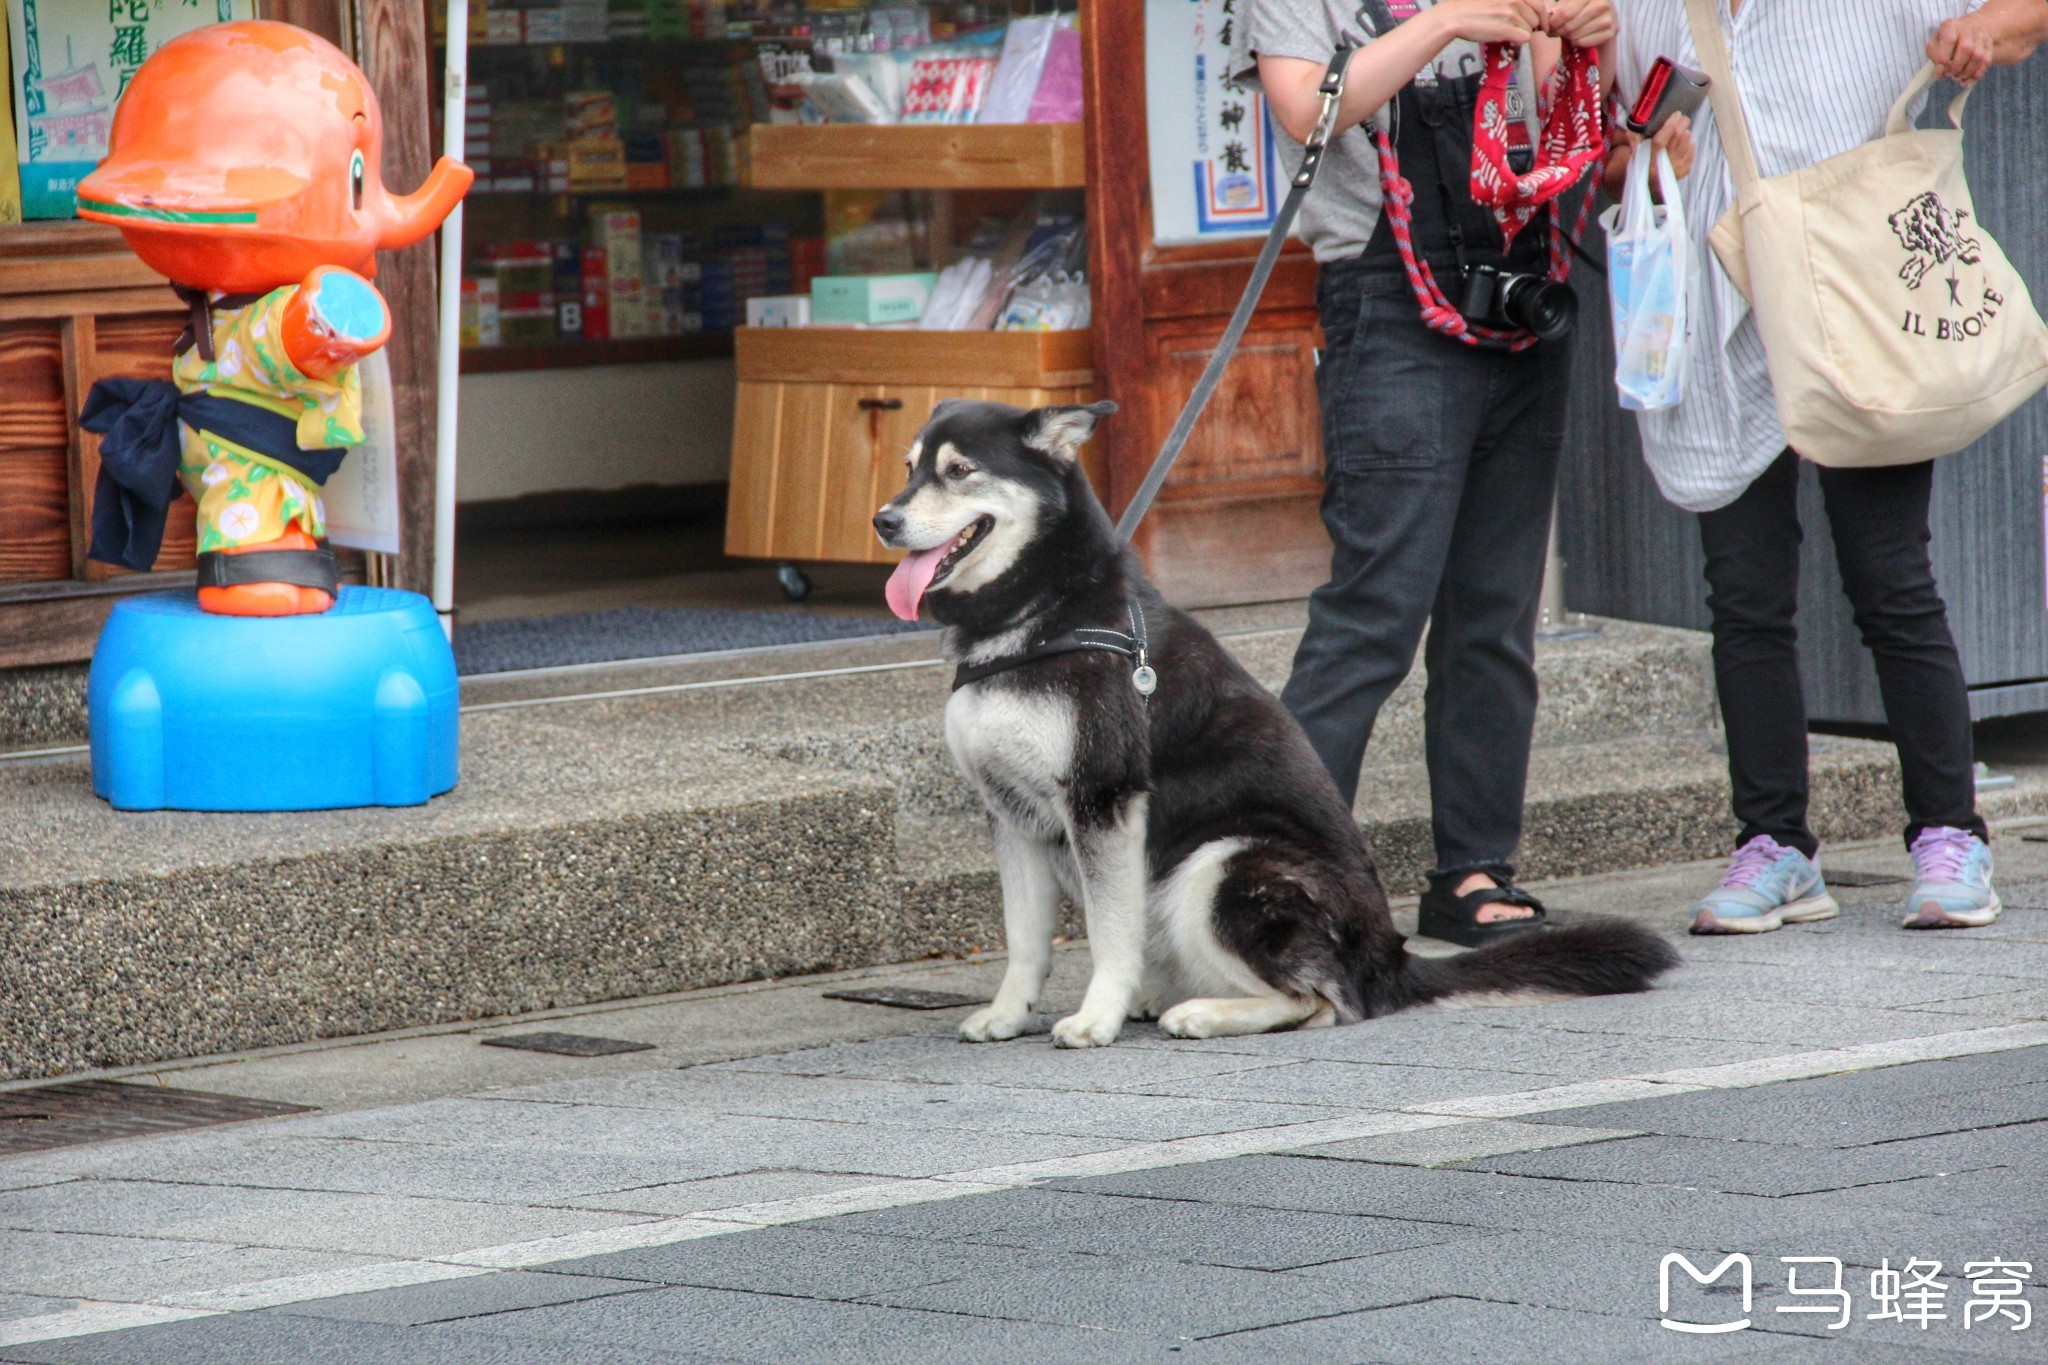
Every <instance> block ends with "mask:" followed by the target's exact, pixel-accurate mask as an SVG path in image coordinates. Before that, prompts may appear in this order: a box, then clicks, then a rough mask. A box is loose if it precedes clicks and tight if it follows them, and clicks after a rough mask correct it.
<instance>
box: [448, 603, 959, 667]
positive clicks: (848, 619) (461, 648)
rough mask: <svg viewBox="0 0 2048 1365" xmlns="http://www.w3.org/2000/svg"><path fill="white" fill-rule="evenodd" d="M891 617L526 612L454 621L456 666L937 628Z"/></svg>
mask: <svg viewBox="0 0 2048 1365" xmlns="http://www.w3.org/2000/svg"><path fill="white" fill-rule="evenodd" d="M932 629H935V627H932V626H928V625H926V624H924V623H923V622H920V621H899V620H897V619H896V618H895V617H893V616H824V615H820V614H819V613H816V612H808V611H737V610H734V609H731V608H727V607H618V608H615V609H613V610H610V611H574V612H565V613H563V614H562V615H560V616H526V617H521V618H519V619H517V620H512V621H479V622H477V623H476V624H474V625H461V624H458V625H457V626H456V627H455V667H456V671H457V672H459V673H461V674H463V675H464V676H465V677H467V676H470V675H473V674H478V673H506V672H510V671H512V670H513V669H519V668H559V667H561V666H563V665H565V664H598V663H612V662H615V661H617V660H620V659H657V658H661V657H662V656H664V655H669V654H706V653H709V652H711V651H713V650H720V649H757V648H760V647H762V646H765V645H802V644H812V643H815V642H816V641H819V640H856V639H860V638H863V637H865V636H872V635H901V634H905V633H907V632H909V631H914V630H932Z"/></svg>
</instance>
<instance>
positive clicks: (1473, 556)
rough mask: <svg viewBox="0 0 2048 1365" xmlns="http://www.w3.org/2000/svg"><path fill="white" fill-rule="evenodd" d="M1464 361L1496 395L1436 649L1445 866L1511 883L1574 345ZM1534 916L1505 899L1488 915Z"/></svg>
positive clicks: (1490, 401) (1429, 738)
mask: <svg viewBox="0 0 2048 1365" xmlns="http://www.w3.org/2000/svg"><path fill="white" fill-rule="evenodd" d="M1461 359H1462V360H1463V361H1464V363H1465V366H1466V367H1467V368H1468V369H1469V370H1470V371H1471V373H1472V374H1473V375H1474V376H1475V377H1476V378H1475V382H1474V384H1473V385H1472V386H1471V387H1472V388H1474V389H1476V390H1478V391H1480V392H1481V393H1482V394H1483V399H1482V402H1483V411H1484V417H1483V420H1482V423H1481V426H1480V429H1479V432H1478V434H1477V438H1476V440H1475V442H1474V447H1473V451H1472V456H1471V464H1470V467H1469V469H1468V471H1467V473H1466V476H1465V486H1464V491H1463V495H1462V496H1461V497H1460V499H1459V502H1458V510H1457V520H1456V522H1455V523H1454V525H1453V528H1452V532H1451V544H1450V555H1449V561H1448V563H1447V564H1446V566H1445V569H1444V575H1443V582H1442V584H1441V586H1440V587H1439V588H1438V590H1437V594H1436V600H1435V602H1434V604H1433V610H1432V612H1431V615H1430V624H1429V637H1428V641H1427V643H1426V645H1425V646H1424V660H1425V663H1426V665H1427V668H1428V670H1429V686H1428V690H1427V692H1426V693H1425V698H1424V706H1425V710H1424V714H1425V720H1424V727H1425V741H1426V744H1427V748H1428V763H1429V786H1430V805H1431V812H1432V832H1433V834H1434V836H1435V842H1436V857H1437V866H1436V871H1435V873H1434V874H1433V877H1434V879H1436V880H1438V881H1440V882H1442V883H1443V884H1445V885H1446V886H1447V887H1448V888H1449V889H1451V890H1452V891H1453V892H1454V893H1455V892H1458V891H1471V890H1476V889H1479V888H1482V887H1484V886H1486V885H1487V883H1488V881H1492V882H1495V883H1505V882H1507V881H1508V879H1509V878H1510V877H1511V876H1512V875H1513V868H1512V866H1511V860H1512V859H1513V857H1514V853H1515V846H1516V845H1517V844H1518V843H1519V842H1520V840H1521V836H1522V803H1523V797H1524V794H1525V788H1526V785H1527V780H1528V771H1529V743H1530V736H1531V734H1532V732H1533V730H1534V728H1535V722H1536V662H1535V633H1536V615H1537V608H1538V600H1539V598H1540V596H1541V592H1542V586H1543V564H1544V557H1545V554H1546V551H1547V549H1548V545H1549V535H1550V514H1551V505H1552V502H1553V500H1554V498H1555V496H1556V491H1557V462H1558V452H1559V448H1560V446H1561V445H1562V443H1563V438H1564V411H1565V399H1566V391H1567V388H1568V386H1569V376H1570V352H1569V351H1568V350H1567V349H1566V348H1564V347H1563V346H1560V345H1545V346H1538V347H1537V348H1535V350H1534V351H1532V352H1530V353H1527V354H1524V355H1516V356H1504V355H1501V354H1499V353H1493V352H1487V353H1474V354H1471V355H1469V356H1466V357H1461ZM1475 874H1477V875H1475ZM1530 914H1531V911H1530V909H1529V908H1528V907H1515V908H1510V907H1507V906H1500V907H1497V909H1496V912H1495V913H1491V914H1486V915H1482V916H1481V919H1482V922H1484V921H1485V920H1488V919H1512V918H1528V917H1529V916H1530Z"/></svg>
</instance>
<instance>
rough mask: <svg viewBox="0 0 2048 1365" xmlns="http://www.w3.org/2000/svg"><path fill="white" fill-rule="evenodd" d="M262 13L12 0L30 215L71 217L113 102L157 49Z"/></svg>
mask: <svg viewBox="0 0 2048 1365" xmlns="http://www.w3.org/2000/svg"><path fill="white" fill-rule="evenodd" d="M255 13H256V7H255V0H7V28H8V37H9V39H10V45H11V46H12V48H13V49H14V70H13V73H12V77H11V86H12V89H11V92H10V93H11V94H12V96H13V103H14V129H15V138H16V141H17V142H18V143H19V144H20V146H19V150H18V152H17V155H18V157H19V158H20V164H21V198H22V216H23V217H26V218H69V217H71V216H72V214H73V212H74V211H75V209H76V204H77V199H76V191H77V188H78V182H79V181H80V180H81V179H83V178H84V176H85V175H86V173H87V172H88V171H90V170H92V168H93V167H94V166H96V165H98V164H99V162H100V159H101V158H102V157H104V156H106V154H107V133H108V131H109V130H110V129H111V128H112V127H113V123H114V104H115V102H116V101H118V100H119V99H120V98H121V92H122V91H123V90H125V89H126V88H127V86H128V81H129V80H130V79H131V78H132V77H133V76H134V75H135V72H136V70H137V69H138V68H139V67H141V65H142V63H143V60H144V59H145V58H147V57H148V56H149V54H150V53H152V52H154V51H156V50H157V49H158V48H160V47H162V46H163V45H164V44H165V43H167V42H169V41H170V40H171V39H173V38H175V37H177V36H178V35H179V34H181V33H187V32H190V31H191V30H192V29H195V28H201V27H203V26H205V25H207V24H218V23H224V22H226V21H227V20H230V19H250V18H254V17H255Z"/></svg>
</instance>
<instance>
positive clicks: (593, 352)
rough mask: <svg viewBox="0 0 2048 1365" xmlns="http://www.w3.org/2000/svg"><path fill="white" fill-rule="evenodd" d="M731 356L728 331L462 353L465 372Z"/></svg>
mask: <svg viewBox="0 0 2048 1365" xmlns="http://www.w3.org/2000/svg"><path fill="white" fill-rule="evenodd" d="M731 354H732V333H730V332H700V333H696V334H693V335H691V336H679V337H619V338H615V339H613V340H610V341H549V342H542V343H539V344H536V345H531V346H474V347H471V348H469V349H467V350H465V351H463V353H462V372H463V373H464V374H503V373H505V372H507V371H510V370H567V369H575V368H577V367H578V366H583V365H640V364H647V363H650V362H653V361H662V360H716V359H719V358H721V357H724V356H729V355H731Z"/></svg>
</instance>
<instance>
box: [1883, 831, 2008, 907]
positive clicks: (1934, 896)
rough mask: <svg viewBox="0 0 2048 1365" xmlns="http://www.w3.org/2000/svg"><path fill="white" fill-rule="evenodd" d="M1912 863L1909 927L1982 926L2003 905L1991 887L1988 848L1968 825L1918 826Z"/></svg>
mask: <svg viewBox="0 0 2048 1365" xmlns="http://www.w3.org/2000/svg"><path fill="white" fill-rule="evenodd" d="M1913 867H1914V869H1915V870H1916V871H1918V873H1919V874H1920V881H1919V884H1918V885H1916V886H1915V887H1914V888H1913V895H1912V898H1911V899H1910V900H1908V901H1907V902H1906V910H1907V914H1906V921H1905V923H1906V927H1907V928H1908V929H1981V928H1983V927H1984V926H1985V925H1987V924H1989V923H1991V921H1993V920H1995V919H1997V918H1998V912H1999V911H2000V910H2001V909H2002V908H2004V907H2002V906H2001V905H2000V904H1999V903H1998V893H1997V892H1996V891H1993V890H1992V889H1991V849H1990V847H1989V846H1988V845H1986V844H1985V842H1984V841H1983V840H1982V839H1979V838H1978V837H1977V836H1976V835H1974V834H1972V833H1970V831H1968V830H1966V829H1952V828H1950V827H1949V826H1947V825H1934V826H1931V827H1929V828H1927V829H1923V830H1921V831H1920V837H1919V838H1917V839H1915V840H1914V841H1913Z"/></svg>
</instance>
